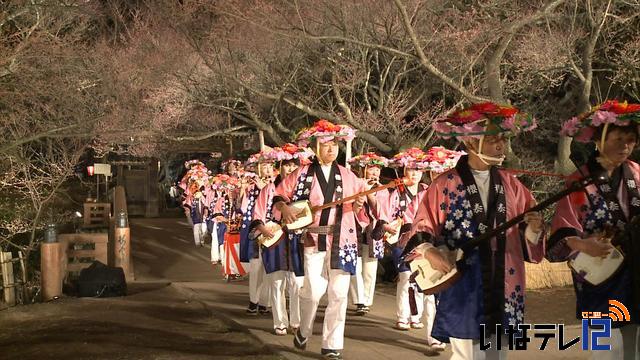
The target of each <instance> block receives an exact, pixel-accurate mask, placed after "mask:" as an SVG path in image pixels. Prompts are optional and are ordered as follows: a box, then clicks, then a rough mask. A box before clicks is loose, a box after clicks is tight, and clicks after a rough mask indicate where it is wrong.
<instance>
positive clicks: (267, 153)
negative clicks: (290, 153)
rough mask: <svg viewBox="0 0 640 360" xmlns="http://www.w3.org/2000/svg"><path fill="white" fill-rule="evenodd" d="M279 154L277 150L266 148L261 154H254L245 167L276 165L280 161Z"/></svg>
mask: <svg viewBox="0 0 640 360" xmlns="http://www.w3.org/2000/svg"><path fill="white" fill-rule="evenodd" d="M277 155H278V152H276V151H275V148H271V147H268V146H267V147H265V148H264V149H263V150H261V151H260V152H259V153H255V154H252V155H251V156H249V159H247V162H246V163H245V165H256V164H259V163H275V162H276V161H277V160H278V159H277V158H276V157H277Z"/></svg>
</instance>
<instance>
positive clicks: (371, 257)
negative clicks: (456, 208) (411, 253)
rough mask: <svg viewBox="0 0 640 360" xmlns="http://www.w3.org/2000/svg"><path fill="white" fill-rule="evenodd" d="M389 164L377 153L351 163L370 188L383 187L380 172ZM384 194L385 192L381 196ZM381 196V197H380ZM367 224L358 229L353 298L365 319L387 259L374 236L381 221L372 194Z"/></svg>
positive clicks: (358, 225)
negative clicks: (380, 265) (382, 262)
mask: <svg viewBox="0 0 640 360" xmlns="http://www.w3.org/2000/svg"><path fill="white" fill-rule="evenodd" d="M388 162H389V160H388V159H387V158H385V157H383V156H380V155H377V154H375V153H366V154H362V155H359V156H356V157H354V158H352V159H351V160H349V163H351V166H353V167H355V168H357V169H358V170H359V172H360V173H361V174H362V178H363V179H364V180H365V181H366V182H367V185H368V187H369V188H371V187H376V186H380V171H381V170H382V168H383V167H385V166H387V163H388ZM380 193H382V192H380ZM380 193H377V194H380ZM364 211H365V214H366V218H365V219H364V220H365V222H364V223H363V224H362V226H360V224H356V226H357V227H358V263H357V267H356V275H355V276H352V277H351V286H350V288H349V294H350V296H351V301H353V303H354V305H356V314H357V315H365V314H366V313H368V312H369V310H370V309H369V307H370V306H371V305H372V304H373V295H374V294H375V288H376V275H377V271H378V260H379V259H382V257H383V255H384V244H383V241H382V239H373V237H372V236H371V232H372V230H373V227H374V226H375V223H376V221H377V218H378V214H377V201H376V194H369V195H368V196H367V201H366V202H365V203H364Z"/></svg>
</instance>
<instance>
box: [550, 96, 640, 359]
mask: <svg viewBox="0 0 640 360" xmlns="http://www.w3.org/2000/svg"><path fill="white" fill-rule="evenodd" d="M638 124H640V104H627V103H626V102H625V103H619V102H617V101H615V100H613V101H611V100H609V101H606V102H604V103H603V104H600V105H598V106H596V107H594V108H593V109H592V110H591V111H589V112H588V113H586V114H582V115H580V116H579V117H574V118H572V119H571V120H569V121H567V122H566V123H565V124H564V125H563V127H562V132H561V134H562V135H564V136H571V137H574V138H575V139H576V140H578V141H581V142H594V143H595V145H596V149H597V150H596V151H595V153H594V154H592V155H591V157H590V158H589V159H588V161H587V163H586V164H585V165H582V166H581V167H580V169H579V170H578V171H576V172H575V173H574V174H572V175H571V176H570V178H569V181H575V180H576V179H579V178H581V177H583V176H588V175H591V174H597V173H604V172H606V173H607V175H608V177H609V181H608V183H605V184H600V185H590V186H588V187H587V188H586V189H585V191H582V192H575V193H573V194H571V195H569V196H568V197H566V198H564V199H562V200H561V201H560V202H559V203H558V206H557V208H556V213H555V216H554V218H553V222H552V235H551V237H550V238H549V248H548V251H547V257H548V258H549V260H551V261H567V260H570V259H573V258H575V256H577V254H578V253H581V252H582V253H585V254H587V255H590V256H593V257H606V256H607V255H608V254H609V253H610V252H611V251H612V250H613V245H612V244H611V242H610V240H611V239H610V238H608V237H607V235H605V231H607V228H616V229H618V231H621V230H623V229H624V227H625V224H627V223H628V222H629V221H630V220H631V219H632V218H634V217H635V216H638V215H639V214H640V194H639V193H638V188H637V184H639V183H640V165H638V164H637V163H635V162H633V161H631V160H629V159H628V157H629V155H631V152H632V151H633V150H634V148H635V146H636V144H637V143H638V136H639V133H638ZM634 240H635V239H634ZM629 245H630V244H627V243H625V244H622V250H623V253H624V254H625V256H626V260H625V261H624V262H623V263H622V267H621V269H620V270H619V271H618V272H617V273H616V274H615V275H613V276H612V277H611V278H609V279H608V280H606V281H604V282H603V283H601V284H598V285H592V284H590V283H588V282H587V281H586V280H585V279H584V277H582V276H581V275H579V274H577V273H575V272H572V275H573V285H574V289H575V292H576V300H577V303H576V316H577V318H579V319H581V318H582V312H585V311H588V312H601V313H602V314H606V313H608V312H609V300H617V301H619V302H621V303H622V304H623V305H625V306H627V308H628V309H629V310H631V322H628V321H627V322H625V321H614V322H613V323H612V327H613V329H612V331H611V351H594V352H593V353H592V357H593V358H594V359H622V358H624V359H634V358H635V359H638V356H639V355H638V354H639V353H640V350H639V347H640V344H639V341H638V337H640V333H639V330H638V324H639V323H640V322H639V321H638V320H639V319H638V316H640V311H638V307H639V306H640V305H639V304H640V298H639V297H638V295H639V294H638V293H637V289H638V281H640V275H639V274H638V272H637V271H635V272H634V271H632V264H633V263H634V262H637V261H640V260H639V259H637V256H640V254H638V253H637V252H636V253H635V254H634V253H633V251H634V250H633V249H632V248H631V246H629ZM635 248H636V251H637V249H638V247H637V246H636V247H635ZM634 257H635V258H634ZM634 283H635V289H636V293H635V294H634Z"/></svg>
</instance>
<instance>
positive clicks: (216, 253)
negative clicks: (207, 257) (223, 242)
mask: <svg viewBox="0 0 640 360" xmlns="http://www.w3.org/2000/svg"><path fill="white" fill-rule="evenodd" d="M220 259H221V257H220V247H219V246H218V224H216V223H213V231H212V232H211V262H212V263H216V262H218V261H220Z"/></svg>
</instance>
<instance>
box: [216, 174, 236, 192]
mask: <svg viewBox="0 0 640 360" xmlns="http://www.w3.org/2000/svg"><path fill="white" fill-rule="evenodd" d="M209 183H210V184H211V188H212V189H214V190H235V189H236V188H237V187H238V186H239V185H240V180H239V179H238V178H237V177H235V176H229V175H227V174H218V175H216V176H214V177H212V178H210V179H209Z"/></svg>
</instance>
